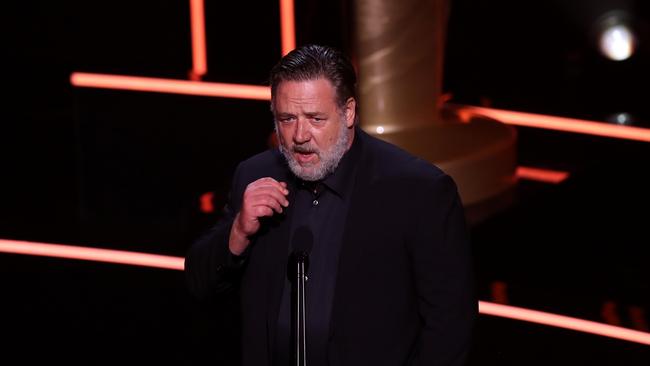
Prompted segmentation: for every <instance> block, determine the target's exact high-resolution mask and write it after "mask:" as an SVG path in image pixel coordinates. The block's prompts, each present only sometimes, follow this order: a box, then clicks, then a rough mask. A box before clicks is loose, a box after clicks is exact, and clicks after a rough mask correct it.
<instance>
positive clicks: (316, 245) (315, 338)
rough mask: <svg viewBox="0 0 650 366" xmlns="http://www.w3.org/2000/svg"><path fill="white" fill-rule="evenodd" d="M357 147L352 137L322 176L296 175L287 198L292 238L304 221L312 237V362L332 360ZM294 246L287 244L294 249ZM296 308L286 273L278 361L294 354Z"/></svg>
mask: <svg viewBox="0 0 650 366" xmlns="http://www.w3.org/2000/svg"><path fill="white" fill-rule="evenodd" d="M358 150H359V147H358V143H356V142H353V144H352V146H351V148H350V149H349V150H348V151H347V152H346V153H345V155H343V157H342V158H341V161H340V162H339V165H338V167H337V168H336V170H335V171H334V172H333V173H332V174H330V175H329V176H327V177H326V178H325V179H323V180H322V181H318V182H304V181H300V180H298V183H297V185H296V186H297V188H298V190H297V192H296V196H295V198H294V202H290V203H289V204H290V205H291V204H292V205H293V209H294V212H293V215H292V221H291V237H292V238H291V240H290V243H293V240H292V239H293V234H294V233H295V232H296V230H297V229H298V228H300V227H302V226H307V227H308V228H309V229H310V230H311V231H312V233H313V237H314V242H313V246H312V249H311V252H310V254H309V267H308V270H307V278H308V279H307V282H306V284H305V295H306V300H305V301H306V324H307V325H306V331H307V332H306V335H307V363H308V364H309V365H310V366H324V365H327V364H328V362H327V342H328V336H329V323H330V317H331V311H332V299H333V298H334V291H335V283H336V273H337V268H338V259H339V253H340V251H341V241H342V237H343V231H344V229H345V222H346V216H347V212H348V208H349V203H350V199H351V197H350V196H351V194H352V187H353V186H354V179H355V171H356V166H357V164H356V163H357V161H356V160H357V158H358V155H359V152H358ZM294 244H298V243H294ZM298 245H299V244H298ZM291 251H292V248H289V252H290V253H291ZM292 280H293V279H292ZM293 313H294V309H293V308H292V283H291V282H290V281H289V279H288V278H287V280H285V284H284V290H283V293H282V303H281V307H280V314H279V317H278V327H277V337H276V342H277V343H276V347H275V360H274V364H275V365H278V366H285V365H290V364H291V362H292V360H293V358H292V354H293V352H294V347H293V343H294V340H293V339H292V338H291V334H292V329H293V327H294V326H293V325H292V314H293Z"/></svg>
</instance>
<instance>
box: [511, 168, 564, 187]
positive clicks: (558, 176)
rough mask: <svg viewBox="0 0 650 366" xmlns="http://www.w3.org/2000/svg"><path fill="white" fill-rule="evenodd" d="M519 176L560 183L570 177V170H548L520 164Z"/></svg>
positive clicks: (517, 173)
mask: <svg viewBox="0 0 650 366" xmlns="http://www.w3.org/2000/svg"><path fill="white" fill-rule="evenodd" d="M515 174H516V175H517V177H518V178H521V179H528V180H536V181H539V182H544V183H553V184H559V183H562V182H563V181H565V180H566V179H567V178H568V177H569V173H568V172H562V171H557V170H548V169H540V168H532V167H527V166H518V167H517V172H516V173H515Z"/></svg>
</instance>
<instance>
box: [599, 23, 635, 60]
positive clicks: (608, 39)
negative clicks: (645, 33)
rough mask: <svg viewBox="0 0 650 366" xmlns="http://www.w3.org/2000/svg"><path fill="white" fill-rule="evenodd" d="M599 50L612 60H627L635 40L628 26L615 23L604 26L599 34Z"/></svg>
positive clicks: (632, 50) (631, 52)
mask: <svg viewBox="0 0 650 366" xmlns="http://www.w3.org/2000/svg"><path fill="white" fill-rule="evenodd" d="M599 43H600V52H602V53H603V55H605V56H606V57H607V58H609V59H610V60H614V61H623V60H627V59H628V58H630V56H632V54H633V53H634V48H635V44H636V40H635V37H634V34H633V32H632V30H631V29H630V28H628V27H627V26H626V25H624V24H617V25H613V26H610V27H608V28H606V29H605V30H604V31H603V33H602V34H601V36H600V42H599Z"/></svg>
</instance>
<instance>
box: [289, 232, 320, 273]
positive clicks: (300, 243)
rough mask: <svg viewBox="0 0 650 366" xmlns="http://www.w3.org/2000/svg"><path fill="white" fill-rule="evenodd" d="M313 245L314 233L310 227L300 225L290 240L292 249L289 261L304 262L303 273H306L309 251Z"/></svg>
mask: <svg viewBox="0 0 650 366" xmlns="http://www.w3.org/2000/svg"><path fill="white" fill-rule="evenodd" d="M313 246H314V234H313V233H312V231H311V229H310V228H309V227H307V226H301V227H299V228H298V229H296V232H295V233H294V234H293V239H292V241H291V247H292V248H293V251H292V253H291V257H292V258H291V259H292V260H291V261H290V262H293V263H294V264H296V263H299V262H303V263H305V273H307V268H308V266H309V253H310V252H311V248H312V247H313ZM294 274H295V273H294Z"/></svg>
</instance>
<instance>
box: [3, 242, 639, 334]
mask: <svg viewBox="0 0 650 366" xmlns="http://www.w3.org/2000/svg"><path fill="white" fill-rule="evenodd" d="M0 252H5V253H12V254H25V255H35V256H47V257H56V258H68V259H80V260H88V261H97V262H107V263H118V264H129V265H135V266H144V267H154V268H164V269H174V270H179V271H182V270H183V268H184V259H183V258H182V257H173V256H166V255H159V254H148V253H137V252H127V251H122V250H112V249H99V248H88V247H79V246H74V245H61V244H45V243H34V242H27V241H18V240H6V239H0ZM478 303H479V313H481V314H485V315H491V316H498V317H502V318H508V319H514V320H520V321H525V322H531V323H537V324H543V325H547V326H552V327H558V328H565V329H571V330H575V331H579V332H584V333H590V334H596V335H600V336H604V337H611V338H616V339H621V340H625V341H630V342H636V343H642V344H647V345H650V333H646V332H640V331H637V330H633V329H626V328H622V327H617V326H613V325H608V324H602V323H598V322H593V321H589V320H583V319H577V318H572V317H568V316H564V315H557V314H551V313H546V312H542V311H537V310H530V309H524V308H519V307H514V306H509V305H501V304H495V303H491V302H487V301H479V302H478Z"/></svg>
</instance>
